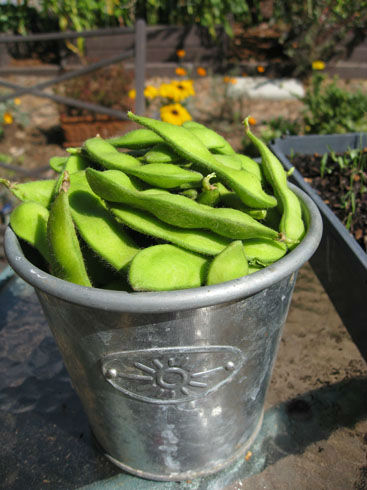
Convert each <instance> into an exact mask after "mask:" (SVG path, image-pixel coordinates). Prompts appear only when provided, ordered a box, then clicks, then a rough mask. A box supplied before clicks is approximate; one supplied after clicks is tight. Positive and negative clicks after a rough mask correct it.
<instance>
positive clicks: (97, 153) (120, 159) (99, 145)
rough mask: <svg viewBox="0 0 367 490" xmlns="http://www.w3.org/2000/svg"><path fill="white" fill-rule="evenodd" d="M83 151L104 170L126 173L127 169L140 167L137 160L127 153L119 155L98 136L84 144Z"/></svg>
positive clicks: (109, 144) (119, 153)
mask: <svg viewBox="0 0 367 490" xmlns="http://www.w3.org/2000/svg"><path fill="white" fill-rule="evenodd" d="M83 149H84V150H85V151H86V153H87V155H88V156H89V157H90V158H92V160H94V161H95V162H97V163H99V164H100V165H102V166H103V167H104V168H107V169H110V170H111V169H112V170H122V171H126V170H127V169H129V168H135V167H140V166H141V165H142V164H141V162H139V160H138V159H136V158H134V157H133V156H131V155H128V154H127V153H121V152H119V151H118V150H116V148H115V147H114V146H113V145H111V143H108V142H107V141H106V140H104V139H103V138H101V137H100V136H96V137H95V138H90V139H88V140H86V141H85V142H84V145H83Z"/></svg>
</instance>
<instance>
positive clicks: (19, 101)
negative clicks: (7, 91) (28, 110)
mask: <svg viewBox="0 0 367 490" xmlns="http://www.w3.org/2000/svg"><path fill="white" fill-rule="evenodd" d="M13 102H14V104H15V105H20V104H21V103H22V101H21V100H20V98H19V97H16V98H15V99H14V101H13Z"/></svg>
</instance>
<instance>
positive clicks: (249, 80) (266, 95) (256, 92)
mask: <svg viewBox="0 0 367 490" xmlns="http://www.w3.org/2000/svg"><path fill="white" fill-rule="evenodd" d="M234 78H235V80H236V83H234V84H230V85H229V87H228V96H229V97H233V98H238V97H247V98H249V99H272V100H284V99H297V97H303V96H304V95H305V89H304V87H303V85H302V83H301V82H300V81H299V80H296V79H291V78H290V79H287V78H266V77H234Z"/></svg>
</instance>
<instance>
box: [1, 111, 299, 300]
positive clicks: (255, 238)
mask: <svg viewBox="0 0 367 490" xmlns="http://www.w3.org/2000/svg"><path fill="white" fill-rule="evenodd" d="M128 117H129V118H130V119H131V120H132V121H134V122H136V123H138V124H140V126H141V127H139V128H138V129H135V130H132V131H130V132H129V133H126V134H125V135H123V136H120V137H116V138H109V139H102V138H101V137H99V136H96V137H95V138H91V139H88V140H86V141H85V143H84V144H83V146H82V147H81V148H69V149H68V152H69V156H68V157H54V158H52V159H51V160H50V166H51V167H52V168H53V169H54V170H55V171H57V172H58V173H59V177H58V178H57V179H55V180H41V181H32V182H27V183H19V184H17V183H10V182H9V181H7V180H5V179H1V180H0V182H1V183H3V184H5V185H7V186H8V187H9V189H11V191H12V192H13V194H14V195H15V196H16V197H17V198H18V199H19V200H20V201H22V202H21V203H20V204H19V205H18V206H17V207H16V208H15V209H14V210H13V211H12V213H11V216H10V225H11V227H12V229H13V230H14V232H15V233H16V234H17V236H18V237H19V238H20V239H22V240H24V241H25V242H27V243H28V244H30V245H31V246H32V247H33V248H34V249H36V250H37V251H38V253H39V254H40V256H41V257H42V260H43V261H44V263H45V265H44V267H45V268H46V269H47V270H48V271H49V272H50V273H51V274H53V275H55V276H56V277H59V278H61V279H64V280H66V281H70V282H73V283H76V284H79V285H82V286H88V287H102V288H107V289H114V290H124V291H129V292H131V291H164V290H175V289H185V288H194V287H199V286H203V285H213V284H218V283H221V282H225V281H229V280H232V279H236V278H239V277H242V276H245V275H247V274H251V273H254V272H256V271H258V270H259V269H261V268H263V267H266V266H267V265H269V264H271V263H273V262H275V261H276V260H279V259H280V258H281V257H283V256H284V255H285V254H286V253H287V252H288V251H289V250H291V249H292V248H294V247H295V246H297V244H298V243H299V242H300V241H301V240H302V238H303V236H304V233H305V224H304V221H303V218H302V210H301V205H300V202H299V200H298V198H297V196H296V195H295V194H294V193H293V192H292V191H291V190H290V189H289V187H288V185H287V174H286V172H285V171H284V169H283V167H282V165H281V164H280V162H279V161H278V160H277V158H276V157H275V156H274V155H273V154H272V153H271V152H270V150H269V149H268V148H267V147H266V145H265V144H264V143H263V142H262V141H261V140H260V139H259V138H257V137H256V136H255V135H254V134H252V132H251V131H250V128H249V124H248V118H247V119H245V121H244V130H245V132H246V134H247V136H248V137H249V138H250V140H251V141H252V142H253V143H254V145H255V146H256V147H257V149H258V150H259V154H260V155H261V160H262V161H261V163H257V162H256V161H255V160H252V159H251V158H249V157H247V156H244V155H241V154H238V153H236V152H235V151H234V150H233V148H232V147H231V146H230V144H229V143H228V142H227V141H226V140H225V139H224V138H223V137H222V136H220V135H219V134H217V133H216V132H215V131H213V130H211V129H209V128H207V127H205V126H204V125H202V124H199V123H197V122H194V121H189V122H186V123H184V124H183V125H182V126H175V125H173V124H169V123H166V122H162V121H158V120H155V119H151V118H148V117H143V116H137V115H135V114H133V113H131V112H129V113H128Z"/></svg>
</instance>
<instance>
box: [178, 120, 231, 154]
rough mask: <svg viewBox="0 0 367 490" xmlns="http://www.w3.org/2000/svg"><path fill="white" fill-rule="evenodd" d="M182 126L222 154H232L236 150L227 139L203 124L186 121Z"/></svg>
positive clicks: (208, 146)
mask: <svg viewBox="0 0 367 490" xmlns="http://www.w3.org/2000/svg"><path fill="white" fill-rule="evenodd" d="M183 126H184V127H185V128H187V129H189V130H190V131H191V132H192V133H193V134H194V135H195V136H196V137H197V138H199V140H200V141H202V142H203V143H204V144H205V146H206V147H207V148H210V149H211V150H214V151H215V152H216V153H221V154H223V155H234V154H235V153H236V152H235V151H234V149H233V148H232V147H231V145H230V144H229V143H228V141H227V140H226V139H225V138H223V136H221V135H220V134H218V133H217V132H216V131H214V130H213V129H209V128H207V127H206V126H205V125H204V124H200V123H197V122H194V124H193V121H187V122H185V123H184V124H183Z"/></svg>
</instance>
